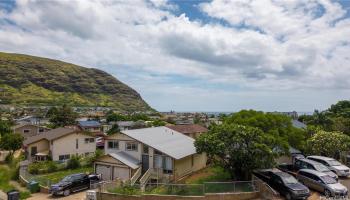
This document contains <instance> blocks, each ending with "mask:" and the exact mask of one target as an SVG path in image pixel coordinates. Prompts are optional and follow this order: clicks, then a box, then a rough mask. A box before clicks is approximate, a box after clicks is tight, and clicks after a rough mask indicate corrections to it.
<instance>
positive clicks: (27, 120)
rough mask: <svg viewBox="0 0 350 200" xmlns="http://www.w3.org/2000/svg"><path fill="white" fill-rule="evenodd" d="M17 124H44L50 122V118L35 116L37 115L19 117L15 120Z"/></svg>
mask: <svg viewBox="0 0 350 200" xmlns="http://www.w3.org/2000/svg"><path fill="white" fill-rule="evenodd" d="M14 121H15V123H16V124H21V125H23V124H33V125H43V124H48V123H49V119H45V118H44V119H43V118H40V117H35V116H24V117H22V118H19V119H15V120H14Z"/></svg>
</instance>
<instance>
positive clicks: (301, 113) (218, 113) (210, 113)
mask: <svg viewBox="0 0 350 200" xmlns="http://www.w3.org/2000/svg"><path fill="white" fill-rule="evenodd" d="M269 112H282V111H269ZM283 112H293V111H283ZM177 113H205V114H207V115H215V116H218V115H220V114H225V115H229V114H232V113H235V112H224V111H223V112H219V111H218V112H215V111H211V112H206V111H185V112H183V111H177ZM297 113H298V115H299V116H300V115H312V114H313V112H297Z"/></svg>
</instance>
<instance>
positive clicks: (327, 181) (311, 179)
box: [296, 169, 348, 197]
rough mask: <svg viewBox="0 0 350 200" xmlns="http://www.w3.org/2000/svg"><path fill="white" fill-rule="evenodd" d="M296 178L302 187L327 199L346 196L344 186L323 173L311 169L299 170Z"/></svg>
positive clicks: (346, 191)
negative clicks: (323, 195) (312, 190)
mask: <svg viewBox="0 0 350 200" xmlns="http://www.w3.org/2000/svg"><path fill="white" fill-rule="evenodd" d="M296 177H297V179H298V180H299V181H300V182H301V183H303V184H304V185H306V186H308V187H309V188H311V189H314V190H316V191H318V192H322V193H324V194H325V195H326V196H327V197H347V196H348V189H347V188H346V187H345V186H344V185H342V184H341V183H338V182H337V180H335V179H334V178H332V177H331V176H329V175H328V174H325V173H323V172H319V171H316V170H312V169H301V170H300V171H299V172H298V173H297V176H296Z"/></svg>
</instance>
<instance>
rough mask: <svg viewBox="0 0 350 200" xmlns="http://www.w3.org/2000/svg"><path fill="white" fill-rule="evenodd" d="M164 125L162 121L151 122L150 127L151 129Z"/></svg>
mask: <svg viewBox="0 0 350 200" xmlns="http://www.w3.org/2000/svg"><path fill="white" fill-rule="evenodd" d="M165 125H166V122H165V121H162V120H159V119H157V120H154V121H152V122H151V126H153V127H157V126H165Z"/></svg>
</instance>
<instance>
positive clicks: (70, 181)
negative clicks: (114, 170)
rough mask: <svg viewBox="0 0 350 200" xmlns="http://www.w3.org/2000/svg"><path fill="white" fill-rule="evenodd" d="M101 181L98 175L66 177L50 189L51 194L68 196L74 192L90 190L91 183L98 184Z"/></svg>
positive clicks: (72, 175) (82, 174)
mask: <svg viewBox="0 0 350 200" xmlns="http://www.w3.org/2000/svg"><path fill="white" fill-rule="evenodd" d="M99 180H100V175H96V174H91V175H87V174H84V173H80V174H71V175H69V176H66V177H64V178H63V179H62V180H61V181H60V182H58V183H57V184H54V185H52V186H51V188H50V193H51V194H52V195H64V196H68V195H70V194H71V193H72V192H78V191H81V190H86V189H89V188H90V184H91V183H93V182H98V181H99Z"/></svg>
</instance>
